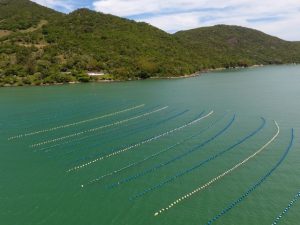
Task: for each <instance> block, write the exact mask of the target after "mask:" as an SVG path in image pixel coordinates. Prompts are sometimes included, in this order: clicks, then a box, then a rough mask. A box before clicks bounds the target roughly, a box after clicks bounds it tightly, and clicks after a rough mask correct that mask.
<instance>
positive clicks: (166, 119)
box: [37, 110, 189, 163]
mask: <svg viewBox="0 0 300 225" xmlns="http://www.w3.org/2000/svg"><path fill="white" fill-rule="evenodd" d="M188 111H189V110H184V111H182V112H179V113H177V114H175V115H172V116H170V117H168V118H165V119H162V120H160V121H158V122H156V123H153V124H150V125H149V124H148V125H146V126H142V127H138V128H136V129H135V130H133V131H132V130H131V132H129V133H127V134H125V135H123V136H122V137H121V136H120V135H118V134H115V133H114V136H117V137H118V140H119V139H120V138H124V137H127V136H130V135H132V134H135V133H138V132H141V131H142V130H147V129H150V128H152V127H156V126H159V125H161V124H164V123H166V122H168V121H170V120H173V119H175V118H177V117H180V116H182V115H184V114H185V113H187V112H188ZM96 135H97V134H92V135H88V136H85V137H81V138H76V139H72V140H68V141H66V142H63V143H58V144H56V145H52V146H49V147H45V148H42V149H38V150H37V151H44V150H45V152H51V151H52V150H53V149H52V148H54V147H57V146H60V145H64V144H69V143H73V142H77V141H81V140H84V139H87V138H90V137H94V136H96ZM110 135H111V134H110ZM102 144H103V143H102ZM94 145H95V144H94ZM74 151H76V150H71V151H69V152H67V153H66V154H69V153H72V152H74ZM94 157H96V156H95V155H94ZM87 159H88V158H85V159H84V160H87ZM81 161H83V160H81ZM78 162H79V161H77V163H78Z"/></svg>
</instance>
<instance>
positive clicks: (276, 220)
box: [272, 192, 300, 225]
mask: <svg viewBox="0 0 300 225" xmlns="http://www.w3.org/2000/svg"><path fill="white" fill-rule="evenodd" d="M299 198H300V192H298V194H296V195H295V197H294V198H293V199H292V200H291V201H290V203H289V204H288V206H287V207H286V208H285V209H284V210H283V212H282V213H280V214H279V216H277V218H276V219H275V220H274V222H273V223H272V225H277V223H278V222H279V221H280V220H281V219H282V217H283V216H284V215H285V214H287V212H288V211H289V210H290V209H291V208H292V206H293V205H294V203H295V202H297V201H298V200H299Z"/></svg>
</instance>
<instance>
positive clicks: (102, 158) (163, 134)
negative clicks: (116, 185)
mask: <svg viewBox="0 0 300 225" xmlns="http://www.w3.org/2000/svg"><path fill="white" fill-rule="evenodd" d="M213 113H214V112H213V111H211V112H210V113H208V114H207V115H205V116H203V117H201V118H198V119H196V120H194V121H192V122H189V123H187V124H185V125H182V126H180V127H177V128H175V129H172V130H169V131H167V132H164V133H162V134H159V135H157V136H154V137H151V138H149V139H146V140H144V141H142V142H139V143H137V144H134V145H131V146H129V147H126V148H124V149H121V150H118V151H114V152H112V153H110V154H107V155H103V156H101V157H99V158H96V159H94V160H92V161H90V162H87V163H85V164H82V165H79V166H75V167H73V168H71V169H69V170H67V172H71V171H74V170H79V169H82V168H84V167H87V166H89V165H91V164H94V163H96V162H98V161H101V160H104V159H107V158H110V157H113V156H116V155H119V154H121V153H124V152H127V151H129V150H131V149H133V148H136V147H139V146H141V145H143V144H147V143H149V142H151V141H154V140H157V139H159V138H162V137H164V136H167V135H170V134H172V133H174V132H176V131H179V130H182V129H184V128H186V127H188V126H191V125H193V124H195V123H198V122H200V121H201V120H203V119H205V118H207V117H209V116H211V115H212V114H213Z"/></svg>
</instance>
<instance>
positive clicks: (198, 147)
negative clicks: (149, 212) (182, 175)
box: [107, 115, 236, 199]
mask: <svg viewBox="0 0 300 225" xmlns="http://www.w3.org/2000/svg"><path fill="white" fill-rule="evenodd" d="M235 117H236V116H235V115H234V116H233V117H232V119H231V120H230V121H229V123H228V124H227V125H226V126H225V128H223V129H222V130H221V131H219V132H218V133H217V134H215V135H214V136H213V137H211V138H209V139H208V140H206V141H205V142H203V143H201V144H199V145H196V146H194V147H192V148H191V149H190V150H188V151H186V152H185V153H183V154H180V155H178V156H175V157H173V158H171V159H170V160H168V161H166V162H163V163H159V164H157V165H155V166H152V167H150V168H149V169H146V170H144V171H142V172H139V173H137V174H135V175H132V176H130V177H127V178H124V179H122V180H119V181H117V182H115V183H113V184H111V185H109V186H107V188H115V187H117V186H119V185H121V184H124V183H128V182H130V181H133V180H135V179H137V178H139V177H142V176H145V175H146V174H149V173H151V172H154V171H156V170H158V169H160V168H162V167H164V166H167V165H169V164H171V163H173V162H175V161H177V160H179V159H182V158H184V157H185V156H187V155H189V154H191V153H193V152H195V151H197V150H199V149H201V148H202V147H204V146H205V145H207V144H208V143H210V142H211V141H213V140H214V139H216V138H217V137H219V136H220V135H222V134H223V133H224V132H225V131H226V130H228V129H229V128H230V127H231V125H232V124H233V122H234V120H235ZM149 191H150V190H146V191H144V192H143V194H142V193H140V194H138V195H136V196H134V197H132V198H131V199H134V198H137V197H140V196H142V195H144V194H146V193H147V192H149Z"/></svg>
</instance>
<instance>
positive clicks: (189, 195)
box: [154, 121, 280, 216]
mask: <svg viewBox="0 0 300 225" xmlns="http://www.w3.org/2000/svg"><path fill="white" fill-rule="evenodd" d="M274 123H275V125H276V127H277V131H276V134H275V135H274V136H273V137H272V138H271V139H270V140H269V141H268V142H267V143H266V144H264V145H263V146H262V147H261V148H260V149H259V150H258V151H256V152H255V153H254V154H252V155H251V156H249V157H248V158H246V159H244V160H243V161H241V162H240V163H238V164H236V165H235V166H234V167H232V168H231V169H229V170H227V171H225V172H224V173H222V174H220V175H219V176H217V177H215V178H213V179H212V180H210V181H209V182H207V183H206V184H204V185H202V186H200V187H198V188H196V189H194V190H193V191H191V192H189V193H187V194H185V195H183V196H181V197H180V198H178V199H176V200H175V201H173V202H172V203H170V204H169V206H167V207H165V208H162V209H160V210H159V211H157V212H155V213H154V216H158V215H160V214H161V213H163V212H165V211H168V210H169V209H171V208H173V207H174V206H176V205H178V204H179V203H180V202H182V201H184V200H186V199H188V198H190V197H191V196H193V195H195V194H196V193H198V192H200V191H202V190H204V189H205V188H208V187H209V186H211V185H212V184H214V183H215V182H216V181H218V180H220V179H221V178H223V177H225V176H226V175H229V174H230V173H231V172H233V171H234V170H236V169H238V168H239V167H241V166H242V165H244V164H246V163H247V162H248V161H249V160H250V159H252V158H254V157H255V156H256V155H258V154H259V153H261V152H262V151H263V150H264V149H265V148H267V147H268V146H269V145H270V144H271V143H272V142H273V141H274V140H275V139H276V138H277V137H278V135H279V133H280V128H279V126H278V124H277V122H276V121H274Z"/></svg>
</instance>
